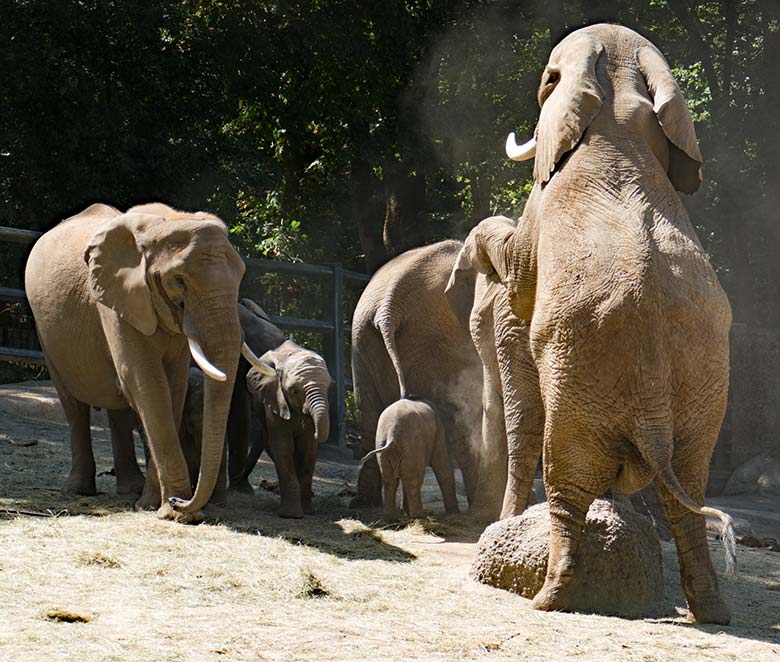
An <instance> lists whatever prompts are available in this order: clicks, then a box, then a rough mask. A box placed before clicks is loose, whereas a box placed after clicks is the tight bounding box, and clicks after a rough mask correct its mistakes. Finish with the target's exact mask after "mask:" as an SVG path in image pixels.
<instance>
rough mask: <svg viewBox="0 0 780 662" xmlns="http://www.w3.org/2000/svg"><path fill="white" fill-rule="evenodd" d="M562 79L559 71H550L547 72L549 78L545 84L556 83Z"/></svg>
mask: <svg viewBox="0 0 780 662" xmlns="http://www.w3.org/2000/svg"><path fill="white" fill-rule="evenodd" d="M560 79H561V74H559V73H558V72H557V71H549V72H547V80H546V81H545V83H544V84H545V85H555V83H557V82H558V81H559V80H560Z"/></svg>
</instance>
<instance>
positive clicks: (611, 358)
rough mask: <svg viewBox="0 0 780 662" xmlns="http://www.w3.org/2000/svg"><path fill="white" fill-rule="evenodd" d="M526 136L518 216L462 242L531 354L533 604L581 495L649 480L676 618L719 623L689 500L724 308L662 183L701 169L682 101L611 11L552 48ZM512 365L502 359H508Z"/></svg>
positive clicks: (661, 65) (633, 487) (658, 62)
mask: <svg viewBox="0 0 780 662" xmlns="http://www.w3.org/2000/svg"><path fill="white" fill-rule="evenodd" d="M539 102H540V105H541V113H540V115H539V121H538V125H537V129H536V137H535V138H534V139H532V140H531V141H529V142H528V143H526V144H525V145H522V146H518V145H517V144H516V143H515V140H514V135H510V137H509V139H508V141H507V153H508V154H509V156H510V157H512V158H514V159H522V158H531V157H535V159H536V160H535V163H534V180H535V183H534V187H533V190H532V192H531V195H530V197H529V200H528V203H527V205H526V208H525V211H524V214H523V218H522V219H521V221H520V222H519V223H518V226H517V229H516V230H515V231H514V232H513V233H512V234H511V235H510V236H507V235H506V226H505V223H504V222H503V221H501V220H497V219H488V220H487V221H483V222H482V223H481V224H480V225H479V226H477V228H476V229H475V230H473V231H472V236H471V240H470V241H467V242H466V253H467V256H468V258H469V259H470V261H471V263H472V264H473V265H474V266H476V268H477V269H478V270H480V271H481V272H483V273H486V274H488V275H490V276H491V277H493V278H495V279H496V280H498V281H500V282H501V283H502V284H503V285H504V287H505V288H506V291H507V295H508V297H509V301H510V304H511V306H512V309H513V311H514V313H515V314H516V315H517V317H518V318H520V319H524V320H529V321H530V329H529V339H530V350H531V355H532V356H533V361H534V364H535V365H536V368H537V371H538V375H539V384H540V392H541V398H542V402H543V406H544V439H543V445H544V448H543V460H544V484H545V489H546V492H547V496H548V500H549V504H550V517H551V528H550V555H549V559H548V564H547V576H546V580H545V583H544V587H543V588H542V590H541V591H540V592H539V593H538V594H537V595H536V597H535V598H534V601H533V605H534V606H535V607H536V608H538V609H545V610H551V609H560V610H566V609H567V608H569V606H570V602H569V596H570V595H571V590H572V587H573V586H574V585H575V584H576V582H577V575H578V549H579V545H580V540H581V537H582V530H583V524H584V521H585V514H586V512H587V510H588V507H589V506H590V504H591V503H592V501H593V500H594V499H595V498H596V497H597V496H599V495H601V494H603V493H604V492H605V491H606V490H608V489H610V488H611V487H612V486H613V485H614V486H616V487H617V488H618V489H620V490H621V491H622V492H626V493H633V492H636V491H638V490H639V489H642V488H643V487H645V486H646V485H648V484H649V483H651V482H653V483H654V484H655V486H656V488H657V490H658V492H659V495H660V498H661V501H662V502H663V505H664V508H665V511H666V513H667V516H668V519H669V522H670V524H671V528H672V532H673V535H674V538H675V541H676V543H677V551H678V555H679V557H680V571H681V575H682V584H683V588H684V590H685V595H686V598H687V601H688V606H689V609H690V613H691V617H692V618H693V619H694V620H695V621H697V622H701V623H704V622H707V623H728V622H729V619H730V612H729V609H728V607H727V606H726V604H725V603H724V602H723V600H722V599H721V596H720V592H719V589H718V581H717V578H716V575H715V572H714V569H713V566H712V562H711V560H710V556H709V550H708V547H707V538H706V534H705V521H704V517H703V516H702V515H703V514H705V513H706V514H712V515H715V516H717V517H719V518H720V519H721V522H722V523H723V528H724V541H725V542H726V543H727V544H726V548H727V565H728V564H733V560H734V547H733V527H732V524H731V520H730V518H729V517H728V515H726V514H725V513H722V512H721V511H719V510H716V509H714V508H707V507H703V506H702V504H703V502H704V493H705V488H706V484H707V474H708V467H709V461H710V457H711V455H712V451H713V448H714V446H715V442H716V439H717V435H718V430H719V429H720V425H721V422H722V420H723V415H724V412H725V407H726V395H727V390H728V379H729V356H728V334H729V326H730V323H731V310H730V307H729V303H728V300H727V298H726V295H725V294H724V292H723V290H722V288H721V286H720V284H719V283H718V279H717V276H716V275H715V272H714V270H713V268H712V266H711V265H710V263H709V260H708V259H707V255H706V253H705V252H704V250H703V249H702V247H701V244H700V243H699V240H698V238H697V237H696V233H695V231H694V229H693V226H692V225H691V223H690V221H689V219H688V215H687V213H686V211H685V208H684V207H683V204H682V202H681V200H680V198H679V196H678V194H677V193H676V191H675V189H677V190H680V191H683V192H687V193H692V192H694V191H695V190H696V189H697V188H698V186H699V183H700V174H701V171H700V168H701V162H702V158H701V154H700V153H699V148H698V145H697V142H696V135H695V132H694V128H693V123H692V122H691V118H690V115H689V113H688V109H687V107H686V104H685V100H684V98H683V95H682V93H681V91H680V88H679V86H678V85H677V83H676V82H675V80H674V78H673V76H672V73H671V71H670V69H669V66H668V65H667V63H666V61H665V60H664V58H663V56H662V55H661V54H660V53H659V52H658V50H657V49H656V48H655V46H653V44H651V43H650V42H649V41H647V40H646V39H644V38H642V37H640V36H639V35H638V34H636V33H634V32H632V31H631V30H628V29H626V28H623V27H620V26H616V25H595V26H590V27H588V28H583V29H581V30H578V31H576V32H573V33H572V34H570V35H569V36H568V37H566V38H565V39H564V40H563V41H562V42H561V43H560V44H559V45H558V46H556V47H555V49H554V50H553V51H552V53H551V55H550V59H549V62H548V64H547V66H546V67H545V70H544V73H543V75H542V83H541V86H540V88H539ZM510 360H511V361H512V362H513V363H512V364H511V365H513V366H514V365H515V364H514V359H510Z"/></svg>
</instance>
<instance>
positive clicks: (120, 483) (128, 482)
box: [116, 471, 146, 496]
mask: <svg viewBox="0 0 780 662" xmlns="http://www.w3.org/2000/svg"><path fill="white" fill-rule="evenodd" d="M145 482H146V479H145V478H144V475H143V474H142V473H141V472H140V471H139V472H138V473H137V474H136V475H132V476H129V477H121V478H120V477H119V476H117V479H116V493H117V494H118V495H119V496H141V494H143V491H144V484H145Z"/></svg>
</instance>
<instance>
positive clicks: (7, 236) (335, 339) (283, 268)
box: [0, 226, 369, 448]
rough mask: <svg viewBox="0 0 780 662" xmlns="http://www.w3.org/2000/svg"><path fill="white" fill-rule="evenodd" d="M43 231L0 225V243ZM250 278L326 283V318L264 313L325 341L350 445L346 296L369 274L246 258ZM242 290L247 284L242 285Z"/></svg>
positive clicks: (24, 351)
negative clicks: (270, 276)
mask: <svg viewBox="0 0 780 662" xmlns="http://www.w3.org/2000/svg"><path fill="white" fill-rule="evenodd" d="M41 234H42V233H40V232H32V231H30V230H19V229H16V228H8V227H2V226H0V242H10V243H16V244H23V245H31V244H33V243H34V242H35V241H36V239H38V237H40V236H41ZM244 262H245V263H246V266H247V274H246V276H245V279H244V282H245V283H250V282H253V281H258V280H260V278H258V275H260V276H262V275H263V274H279V275H281V276H294V277H302V278H304V279H306V280H307V281H308V280H316V281H319V283H320V284H321V285H324V289H325V291H326V292H327V296H326V297H325V302H326V303H325V307H324V308H325V309H324V310H323V311H322V312H323V314H322V318H321V319H315V318H312V317H292V316H286V315H281V316H280V315H276V314H273V313H274V312H278V310H276V311H275V310H274V308H273V307H270V306H269V307H268V308H267V309H266V311H267V312H268V314H269V317H270V318H271V320H272V321H273V323H274V324H276V325H277V326H278V327H279V328H281V329H283V330H284V331H291V332H305V333H314V334H317V335H319V336H320V337H321V346H320V347H318V348H317V349H319V350H320V351H322V353H323V355H324V358H325V360H326V362H327V364H328V367H329V368H330V371H331V375H332V377H333V383H334V387H335V388H334V393H333V396H334V397H333V398H332V400H331V403H332V405H333V414H332V420H333V423H335V425H334V426H333V428H334V432H333V433H332V434H331V439H330V442H331V443H335V444H337V445H338V446H339V447H342V448H344V447H345V446H346V433H347V417H346V400H347V390H348V389H349V388H351V386H352V380H351V376H350V374H348V367H349V366H348V363H347V360H346V348H347V346H348V343H349V340H350V336H351V325H350V324H349V323H348V322H347V321H346V319H345V317H346V316H347V314H348V313H350V315H349V317H350V318H351V311H348V309H347V306H346V305H345V294H346V292H347V290H348V289H350V288H352V289H353V290H354V289H359V290H360V291H362V289H363V287H364V286H365V284H366V283H367V282H368V280H369V276H368V275H367V274H363V273H358V272H356V271H350V270H348V269H344V268H342V267H341V265H340V264H338V263H334V264H298V263H292V262H279V261H277V260H266V259H260V258H245V259H244ZM242 289H244V288H243V285H242ZM248 294H249V295H250V298H253V299H257V298H259V297H258V296H257V294H256V293H255V292H249V293H248ZM253 295H254V296H253ZM26 301H27V296H26V294H25V292H24V290H22V289H15V288H10V287H0V303H2V302H6V303H26ZM260 303H261V305H264V306H268V303H267V301H265V300H263V301H261V302H260ZM0 361H11V362H19V363H29V364H37V365H43V364H44V359H43V353H42V352H41V351H40V350H37V349H29V348H20V347H11V346H3V343H2V342H1V341H0Z"/></svg>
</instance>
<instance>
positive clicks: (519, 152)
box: [506, 131, 536, 161]
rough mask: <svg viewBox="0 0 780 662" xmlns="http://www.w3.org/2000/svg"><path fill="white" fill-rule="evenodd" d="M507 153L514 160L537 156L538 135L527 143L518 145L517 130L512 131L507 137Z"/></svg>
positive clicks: (525, 159) (524, 159)
mask: <svg viewBox="0 0 780 662" xmlns="http://www.w3.org/2000/svg"><path fill="white" fill-rule="evenodd" d="M506 155H507V156H508V157H509V158H510V159H512V160H513V161H527V160H528V159H532V158H534V156H536V137H534V138H531V140H529V141H528V142H527V143H525V144H523V145H518V144H517V141H516V140H515V132H514V131H512V133H510V134H509V135H508V136H507V137H506Z"/></svg>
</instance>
